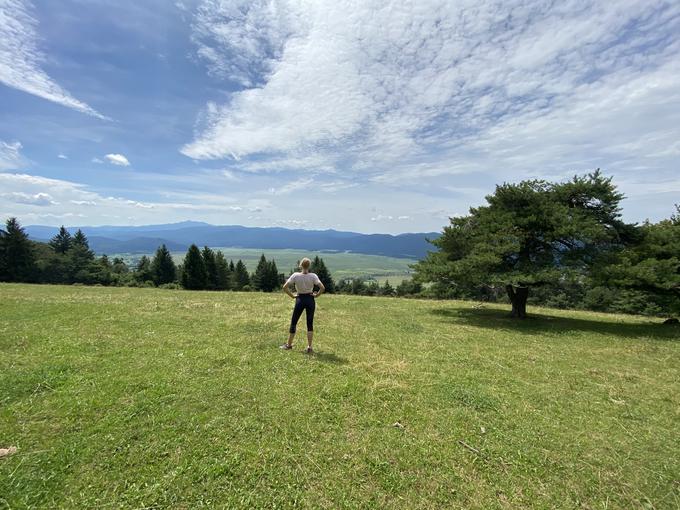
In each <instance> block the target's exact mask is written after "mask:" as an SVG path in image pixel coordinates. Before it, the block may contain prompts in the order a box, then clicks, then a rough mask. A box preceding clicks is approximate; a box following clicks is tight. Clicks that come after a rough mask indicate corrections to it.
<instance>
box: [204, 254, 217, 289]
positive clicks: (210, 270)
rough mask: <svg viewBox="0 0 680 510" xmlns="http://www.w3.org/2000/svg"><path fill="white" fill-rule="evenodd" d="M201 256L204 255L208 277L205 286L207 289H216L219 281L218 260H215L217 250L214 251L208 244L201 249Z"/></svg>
mask: <svg viewBox="0 0 680 510" xmlns="http://www.w3.org/2000/svg"><path fill="white" fill-rule="evenodd" d="M201 256H202V257H203V264H204V265H205V272H206V274H207V278H208V279H207V284H206V286H205V288H206V289H207V290H216V289H217V286H218V283H217V262H216V261H215V252H214V251H212V250H211V249H210V248H208V247H207V246H204V247H203V250H201Z"/></svg>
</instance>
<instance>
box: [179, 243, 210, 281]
mask: <svg viewBox="0 0 680 510" xmlns="http://www.w3.org/2000/svg"><path fill="white" fill-rule="evenodd" d="M183 267H184V270H183V271H182V287H184V288H185V289H190V290H202V289H205V288H206V285H207V284H208V273H207V272H206V270H205V262H203V257H202V256H201V250H199V249H198V246H196V245H195V244H192V245H191V246H190V247H189V250H188V251H187V254H186V256H185V257H184V264H183Z"/></svg>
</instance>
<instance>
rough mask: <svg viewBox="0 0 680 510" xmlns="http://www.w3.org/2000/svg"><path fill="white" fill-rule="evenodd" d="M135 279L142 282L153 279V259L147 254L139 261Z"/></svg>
mask: <svg viewBox="0 0 680 510" xmlns="http://www.w3.org/2000/svg"><path fill="white" fill-rule="evenodd" d="M135 280H137V281H138V282H141V283H144V282H147V281H149V280H153V272H152V271H151V261H150V260H149V257H147V256H146V255H144V256H142V258H141V259H139V262H137V267H136V268H135Z"/></svg>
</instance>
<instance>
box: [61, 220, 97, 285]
mask: <svg viewBox="0 0 680 510" xmlns="http://www.w3.org/2000/svg"><path fill="white" fill-rule="evenodd" d="M67 255H68V259H69V261H68V265H69V280H70V281H72V282H78V283H91V282H92V281H93V280H95V281H96V280H97V278H98V277H97V276H92V274H91V273H93V272H94V273H99V272H100V270H99V268H98V267H97V266H96V265H93V263H94V262H95V260H94V252H93V251H92V250H90V244H89V243H88V241H87V237H86V236H85V234H83V232H82V230H80V229H78V231H77V232H76V233H75V235H74V236H73V239H72V242H71V248H70V249H69V250H68V253H67Z"/></svg>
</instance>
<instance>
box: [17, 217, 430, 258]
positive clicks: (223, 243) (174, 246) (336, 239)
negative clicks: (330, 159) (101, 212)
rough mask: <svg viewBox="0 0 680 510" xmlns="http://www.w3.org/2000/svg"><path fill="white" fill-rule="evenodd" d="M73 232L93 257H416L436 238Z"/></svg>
mask: <svg viewBox="0 0 680 510" xmlns="http://www.w3.org/2000/svg"><path fill="white" fill-rule="evenodd" d="M25 229H26V232H27V233H28V235H29V236H30V237H31V239H34V240H36V241H47V240H49V239H51V238H52V237H53V236H54V235H55V234H56V233H57V231H58V230H59V229H58V228H57V227H50V226H43V225H30V226H27V227H25ZM78 229H81V230H82V231H83V232H84V233H85V235H86V236H87V237H88V240H89V243H90V247H91V248H92V249H93V250H94V251H95V252H96V253H98V254H102V253H107V254H114V253H152V252H154V251H155V250H156V248H158V246H160V245H161V244H165V245H166V246H167V247H168V249H169V250H170V251H183V250H186V249H187V248H188V247H189V246H190V245H191V244H196V245H198V246H211V247H225V248H226V247H230V248H232V247H233V248H256V249H301V250H310V251H340V252H345V251H347V252H354V253H364V254H368V255H385V256H389V257H402V258H416V259H420V258H422V257H424V256H425V255H426V254H427V252H428V251H429V250H432V249H433V247H432V245H431V244H430V243H429V242H428V239H436V238H437V237H439V235H440V234H439V233H437V232H424V233H409V234H398V235H392V234H361V233H358V232H343V231H338V230H303V229H286V228H278V227H243V226H240V225H210V224H209V223H203V222H197V221H184V222H180V223H169V224H163V225H145V226H101V227H87V226H82V227H68V230H69V232H71V234H73V233H75V232H76V230H78Z"/></svg>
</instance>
